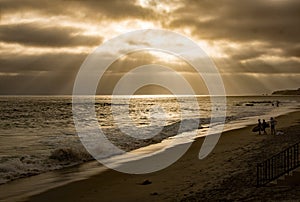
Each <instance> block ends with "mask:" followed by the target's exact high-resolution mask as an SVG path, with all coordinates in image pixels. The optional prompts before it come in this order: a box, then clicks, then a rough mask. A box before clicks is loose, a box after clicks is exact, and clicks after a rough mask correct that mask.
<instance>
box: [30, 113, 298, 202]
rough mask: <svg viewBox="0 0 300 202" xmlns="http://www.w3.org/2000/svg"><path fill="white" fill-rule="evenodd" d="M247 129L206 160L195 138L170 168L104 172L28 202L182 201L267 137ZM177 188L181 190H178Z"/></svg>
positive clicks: (286, 123) (283, 120)
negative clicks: (136, 172)
mask: <svg viewBox="0 0 300 202" xmlns="http://www.w3.org/2000/svg"><path fill="white" fill-rule="evenodd" d="M299 114H300V112H299V110H298V111H297V112H292V113H289V114H286V115H282V116H279V117H277V118H276V119H277V120H278V122H279V126H280V128H287V127H290V126H291V125H295V124H296V122H297V119H298V117H299ZM287 117H293V118H287ZM298 122H299V120H298ZM251 127H253V125H251V126H247V127H245V128H241V129H235V130H230V131H227V132H224V133H223V134H222V136H221V138H220V140H219V143H218V144H217V146H216V148H215V149H214V150H213V152H212V153H211V154H210V155H209V156H208V157H207V158H205V159H204V160H201V161H200V160H199V159H197V154H198V152H199V149H200V147H201V145H202V142H203V139H204V138H203V137H199V138H196V140H195V141H194V142H193V144H192V146H191V147H190V148H189V150H188V151H187V152H186V154H184V155H183V157H181V158H180V159H179V160H178V161H177V162H176V163H174V164H173V165H171V166H169V167H168V168H165V169H163V170H161V171H157V172H155V173H150V174H144V175H130V174H123V173H119V172H117V171H114V170H107V171H104V172H103V173H100V174H99V175H95V176H92V177H90V178H88V179H86V180H81V181H76V182H72V183H70V184H67V185H63V186H61V187H56V188H54V189H50V190H48V191H46V192H43V193H41V194H37V195H35V196H33V197H32V198H30V199H29V200H30V201H39V200H43V201H51V200H59V201H68V200H69V201H71V200H73V199H75V198H74V197H75V196H74V195H68V194H67V193H72V192H74V191H75V192H76V195H77V198H76V199H77V200H78V196H82V199H80V201H85V200H91V201H95V200H96V199H97V198H98V197H99V196H100V195H101V198H102V199H103V201H109V200H120V199H122V200H126V199H128V200H146V201H149V200H165V199H172V198H173V199H175V198H176V196H178V197H179V198H185V197H187V196H189V195H191V194H193V193H196V192H200V191H201V189H203V188H204V187H206V189H207V187H209V186H216V184H218V183H220V182H221V181H222V180H223V179H222V177H226V176H227V175H229V174H228V173H227V172H226V171H228V170H229V169H232V166H230V165H227V167H226V166H224V165H222V169H221V170H220V168H216V167H215V165H214V164H215V163H218V162H219V163H220V164H222V163H221V162H223V163H226V160H225V162H224V159H226V158H229V162H234V159H230V158H232V157H230V156H232V154H231V153H232V152H233V153H236V152H235V151H240V150H244V149H243V147H242V145H244V146H246V148H248V147H249V148H252V149H255V145H256V144H257V143H259V142H261V141H263V140H265V139H266V138H268V137H269V136H270V135H269V136H267V135H266V136H264V135H261V136H258V135H256V134H253V133H252V132H250V131H251ZM241 133H242V134H247V135H245V136H244V135H241ZM233 137H234V138H233ZM237 139H238V141H237ZM230 142H233V143H234V144H230V145H228V143H230ZM254 143H255V144H254ZM256 149H257V148H256ZM220 152H221V153H220ZM223 152H225V153H226V154H225V157H224V154H223V155H222V153H223ZM271 154H272V153H270V155H271ZM227 160H228V159H227ZM230 167H231V168H230ZM201 171H202V172H204V173H206V174H205V175H207V176H202V175H203V174H202V175H201V176H202V177H199V176H198V175H199V174H200V173H201ZM233 171H235V172H236V170H235V169H233ZM182 172H184V173H182ZM224 172H225V173H224ZM197 174H198V175H197ZM176 176H178V177H179V178H178V180H181V181H178V182H176V181H177V180H176ZM193 176H197V177H196V178H199V180H200V181H201V180H202V183H200V184H199V183H197V182H196V181H195V179H194V177H193ZM208 176H210V177H208ZM227 177H228V176H227ZM174 178H175V179H174ZM202 178H203V179H202ZM144 180H149V181H151V182H152V183H151V184H150V185H147V186H146V185H145V186H144V185H140V183H142V182H143V181H144ZM204 182H205V183H204ZM196 185H197V186H196ZM181 186H182V187H185V188H180V187H181ZM193 187H197V190H195V188H193ZM132 189H137V192H134V191H133V190H132ZM189 189H191V190H190V191H188V192H187V193H186V191H187V190H189ZM161 190H164V193H160V191H161ZM185 190H186V191H185ZM124 197H125V198H124ZM154 197H155V198H154ZM170 197H171V198H170ZM174 197H175V198H174Z"/></svg>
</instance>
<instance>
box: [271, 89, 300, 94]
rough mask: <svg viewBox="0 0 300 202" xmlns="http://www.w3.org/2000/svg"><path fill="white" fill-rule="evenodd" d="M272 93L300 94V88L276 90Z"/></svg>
mask: <svg viewBox="0 0 300 202" xmlns="http://www.w3.org/2000/svg"><path fill="white" fill-rule="evenodd" d="M272 95H300V88H298V89H297V90H278V91H274V92H273V93H272Z"/></svg>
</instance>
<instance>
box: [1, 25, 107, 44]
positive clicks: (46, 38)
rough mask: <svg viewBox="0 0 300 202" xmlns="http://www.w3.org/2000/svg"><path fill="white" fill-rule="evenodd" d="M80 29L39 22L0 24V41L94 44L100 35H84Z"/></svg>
mask: <svg viewBox="0 0 300 202" xmlns="http://www.w3.org/2000/svg"><path fill="white" fill-rule="evenodd" d="M81 31H82V30H81V29H79V28H74V27H70V26H53V25H47V24H41V23H20V24H6V25H0V41H3V42H7V43H19V44H23V45H28V46H50V47H66V46H95V45H99V44H100V43H101V41H102V39H101V37H95V36H85V35H82V34H80V32H81Z"/></svg>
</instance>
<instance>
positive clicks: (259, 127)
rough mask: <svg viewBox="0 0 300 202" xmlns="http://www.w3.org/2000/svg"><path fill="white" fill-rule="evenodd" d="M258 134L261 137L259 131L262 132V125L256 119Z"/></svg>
mask: <svg viewBox="0 0 300 202" xmlns="http://www.w3.org/2000/svg"><path fill="white" fill-rule="evenodd" d="M257 126H258V134H259V135H261V133H260V131H261V130H262V124H261V121H260V119H258V125H257Z"/></svg>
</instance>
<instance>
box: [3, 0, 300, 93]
mask: <svg viewBox="0 0 300 202" xmlns="http://www.w3.org/2000/svg"><path fill="white" fill-rule="evenodd" d="M298 4H299V3H298V2H297V1H294V0H288V1H261V0H255V1H251V2H250V1H247V2H240V1H229V2H223V1H213V2H210V1H192V0H186V1H176V0H174V1H154V0H137V1H119V0H113V1H94V0H86V1H80V0H78V1H77V0H65V1H64V0H54V1H43V3H39V2H37V1H31V0H28V1H19V0H14V1H9V0H2V1H1V2H0V5H1V21H0V47H1V49H0V54H1V55H2V57H1V60H0V65H1V89H0V93H1V94H61V93H63V94H70V93H71V92H72V85H69V84H70V82H66V84H64V82H63V81H62V82H59V83H54V82H53V81H54V80H56V78H55V77H54V76H53V75H56V74H57V72H60V71H65V72H66V75H65V76H60V77H61V79H62V80H64V79H65V80H68V81H72V80H74V79H75V77H74V76H75V75H76V72H77V71H78V69H79V67H80V65H81V64H82V62H83V61H84V59H85V57H86V56H87V55H88V54H90V53H91V52H92V51H93V50H94V49H95V48H96V47H98V46H99V45H101V44H102V43H103V42H105V41H107V40H110V39H111V38H113V37H116V36H118V35H120V34H123V33H126V32H129V31H134V30H138V29H149V28H152V29H153V28H155V29H166V30H171V31H175V32H177V33H179V34H182V35H185V36H187V37H189V38H190V39H191V40H193V41H195V42H196V43H198V45H199V46H200V47H201V48H202V49H203V50H204V51H205V52H206V53H207V54H208V56H209V57H211V58H212V59H213V60H214V62H215V63H216V65H217V67H218V69H219V71H220V72H221V73H222V74H223V75H222V77H223V80H224V84H225V88H226V92H227V93H228V94H261V93H270V92H272V91H273V90H275V89H285V88H297V87H298V86H299V75H300V72H299V69H300V68H299V64H300V59H299V40H298V38H299V28H298V27H299V26H297V25H298V19H299V12H298V10H297V9H296V8H298V6H299V5H298ZM153 54H155V53H153ZM158 54H159V53H158ZM164 59H165V61H167V62H170V63H174V61H175V60H174V61H172V56H171V57H168V56H165V57H164ZM179 62H180V61H179ZM127 65H129V66H130V64H128V63H127ZM124 68H125V69H126V68H129V67H124ZM31 69H34V70H35V71H38V72H44V71H45V72H48V73H45V74H43V76H42V77H43V78H42V77H40V79H37V81H36V82H37V83H34V82H31V80H32V79H31V78H30V77H29V76H27V75H28V73H29V72H31ZM30 74H31V73H30ZM12 75H13V76H12ZM32 76H35V75H32ZM63 77H65V78H63ZM244 78H246V80H247V82H245V79H244ZM262 78H263V79H262ZM240 80H243V82H240ZM29 82H30V83H31V84H28V83H29ZM49 82H50V83H53V85H54V86H53V88H50V89H49V85H47V83H49ZM71 83H72V82H71ZM252 83H255V84H256V85H254V86H253V85H251V84H252ZM36 84H37V85H38V86H39V88H38V89H37V88H36V87H35V86H36ZM24 85H26V86H28V88H26V89H24V87H23V86H24ZM234 85H235V86H239V87H238V88H239V89H236V87H233V86H234ZM4 86H5V87H4ZM7 86H13V87H8V88H7ZM200 88H202V87H200ZM58 89H64V90H58ZM105 91H106V90H105ZM106 92H107V91H106ZM199 93H200V94H201V92H199Z"/></svg>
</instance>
